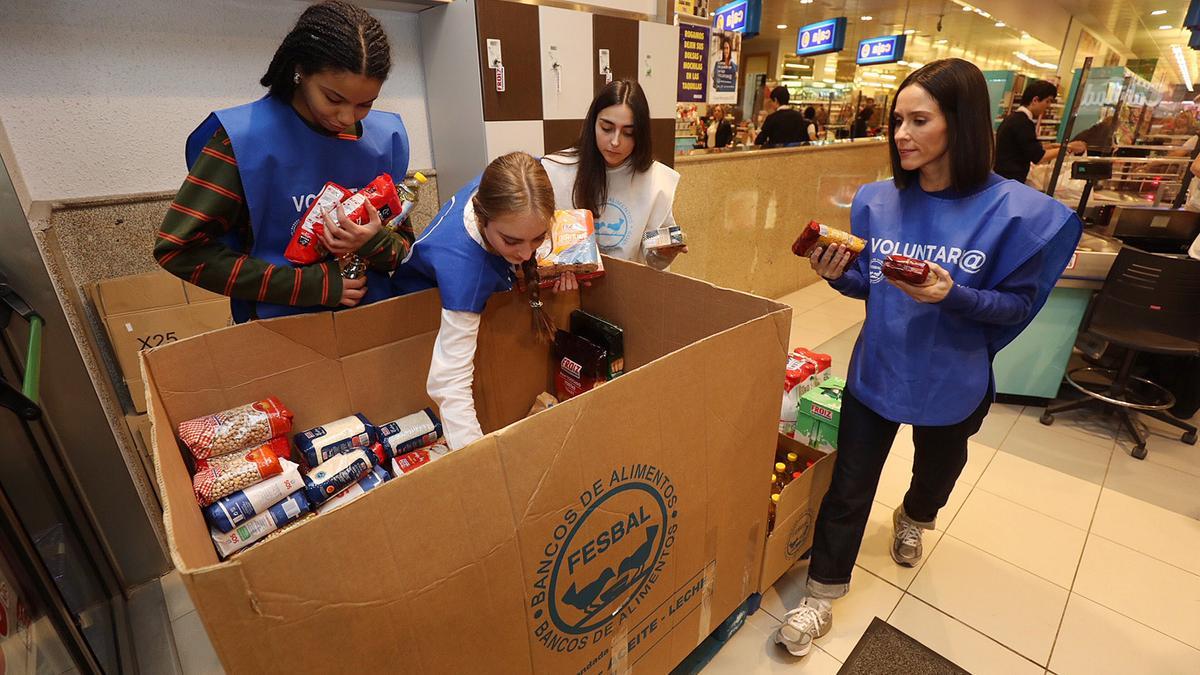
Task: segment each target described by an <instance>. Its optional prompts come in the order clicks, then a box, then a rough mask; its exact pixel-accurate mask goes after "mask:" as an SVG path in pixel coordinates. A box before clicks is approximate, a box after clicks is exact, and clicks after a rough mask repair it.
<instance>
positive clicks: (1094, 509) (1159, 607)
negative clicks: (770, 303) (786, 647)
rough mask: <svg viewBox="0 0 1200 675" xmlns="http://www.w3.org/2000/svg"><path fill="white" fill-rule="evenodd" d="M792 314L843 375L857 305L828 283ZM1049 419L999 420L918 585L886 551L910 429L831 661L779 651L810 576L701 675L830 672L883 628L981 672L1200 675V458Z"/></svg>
mask: <svg viewBox="0 0 1200 675" xmlns="http://www.w3.org/2000/svg"><path fill="white" fill-rule="evenodd" d="M784 301H785V302H789V303H790V304H792V306H793V307H794V308H795V314H794V315H793V323H792V345H793V346H809V347H818V348H819V350H820V351H823V352H826V353H829V354H831V355H833V357H834V360H835V361H834V368H835V370H838V371H841V372H845V367H846V364H847V362H848V360H849V357H850V353H851V351H852V350H853V346H854V341H855V340H856V339H857V336H858V330H859V328H860V322H861V320H862V311H861V307H858V308H856V307H852V306H851V305H850V304H849V302H848V301H846V300H844V299H842V298H839V297H837V295H836V293H834V292H833V291H831V290H830V289H828V287H826V286H825V285H824V284H818V285H816V286H810V287H809V288H806V289H804V290H802V291H800V292H799V293H795V294H793V295H791V296H788V297H786V298H784ZM831 318H832V319H833V320H832V323H829V322H830V320H831ZM1040 415H1041V409H1040V408H1022V407H1020V406H1008V405H996V406H993V408H992V410H991V413H990V414H989V415H988V418H987V420H986V421H985V422H984V425H983V429H982V430H981V431H980V433H979V434H977V435H976V436H975V438H974V439H973V441H974V442H973V443H972V444H971V449H970V460H969V462H968V465H967V468H966V469H965V470H964V472H963V476H962V478H961V479H960V481H959V485H958V487H957V488H956V489H955V491H954V493H953V494H952V495H951V497H950V503H949V504H948V505H947V507H946V509H944V510H943V511H942V513H941V514H939V518H938V523H937V528H938V529H937V530H935V531H933V532H929V533H926V535H925V551H926V556H925V560H924V562H923V564H922V566H921V567H919V568H918V569H916V570H909V569H904V568H901V567H898V566H897V565H895V564H894V563H893V562H892V560H891V557H890V556H889V555H888V549H887V547H888V544H889V537H890V534H891V511H892V508H893V507H894V506H895V504H896V503H897V502H898V501H899V499H900V498H901V497H902V496H903V493H904V490H905V489H906V487H907V481H908V478H909V477H910V476H911V473H910V471H911V457H912V439H911V432H910V430H902V431H901V433H900V435H899V437H898V438H897V440H896V444H895V445H894V446H893V451H892V454H891V456H890V457H889V459H888V463H887V465H886V466H885V468H884V473H883V477H882V479H881V481H880V487H879V492H878V493H877V495H876V503H875V507H874V508H873V509H872V512H871V520H870V522H869V523H868V526H867V533H866V537H865V538H864V541H863V548H862V551H861V553H860V554H859V559H858V567H857V569H856V570H855V577H854V582H853V585H852V590H851V592H850V595H848V596H847V597H846V598H844V599H842V600H839V601H837V602H836V603H834V617H835V618H834V629H833V630H832V631H831V633H830V634H829V635H828V636H826V637H824V638H821V639H820V640H818V641H817V647H818V649H817V650H814V652H813V653H812V654H810V655H809V656H808V657H806V658H805V659H793V658H792V657H791V656H789V655H788V654H786V652H784V651H782V649H781V648H779V647H777V646H776V645H774V644H773V641H772V638H773V630H774V629H775V628H777V627H778V626H779V624H780V621H781V620H782V618H783V613H784V612H785V611H786V610H787V609H790V608H792V607H795V606H796V604H798V603H799V602H800V600H801V599H802V598H803V595H804V591H803V587H804V579H805V575H806V571H805V569H804V567H803V565H801V566H798V567H797V568H795V569H793V570H792V571H791V572H790V573H789V574H788V575H786V576H785V577H784V578H783V579H781V580H780V581H779V583H777V584H776V586H775V588H774V589H772V590H771V591H770V592H768V594H767V595H766V596H765V597H764V599H763V611H762V612H760V613H759V614H758V615H756V616H755V617H754V618H753V619H754V620H753V622H752V624H750V627H749V628H748V629H745V630H743V631H742V632H740V633H738V634H737V635H735V636H734V637H733V639H732V640H731V641H730V642H729V643H728V644H727V645H726V646H725V647H724V649H723V650H722V651H721V652H720V653H719V654H718V656H717V658H716V659H715V660H714V661H713V662H712V663H711V664H709V666H708V667H707V668H706V670H705V672H706V673H739V674H740V673H760V672H762V673H765V672H776V670H778V669H780V666H781V664H785V663H789V662H797V670H796V671H795V672H805V671H804V670H800V668H801V667H802V668H804V669H807V670H808V671H813V672H832V671H833V670H836V667H837V666H836V664H837V663H838V662H840V661H841V660H842V659H845V658H846V656H847V655H848V654H849V652H850V649H852V648H853V646H854V644H855V642H857V640H858V637H859V636H860V635H861V634H862V632H863V630H864V629H865V628H866V626H867V624H869V623H870V621H871V619H872V618H873V617H875V616H879V617H882V618H884V619H887V620H888V621H889V622H890V623H892V624H893V625H894V626H896V627H897V628H900V629H901V630H903V631H905V632H907V633H908V634H909V635H912V636H913V637H914V638H916V639H918V640H920V641H921V642H923V643H924V644H925V645H927V646H929V647H931V648H932V649H934V650H936V651H938V652H939V653H941V654H943V655H944V656H946V657H947V658H949V659H950V660H952V661H954V662H956V663H958V664H959V665H961V666H962V667H964V668H966V669H967V670H969V671H971V672H973V673H978V674H986V673H997V674H999V675H1023V674H1025V673H1029V674H1031V675H1036V674H1040V673H1056V674H1057V675H1073V674H1075V673H1080V674H1085V673H1086V674H1088V675H1092V674H1095V673H1139V674H1155V673H1163V674H1174V673H1196V672H1200V521H1198V520H1197V519H1198V518H1200V447H1192V446H1188V445H1184V444H1183V443H1181V442H1179V439H1178V436H1177V435H1176V433H1175V432H1173V431H1171V430H1169V429H1168V428H1166V427H1165V425H1162V424H1160V423H1158V422H1155V421H1151V422H1149V423H1147V425H1146V426H1147V427H1148V428H1149V430H1150V432H1151V434H1152V436H1151V440H1150V442H1149V449H1150V453H1149V457H1148V458H1147V459H1146V460H1145V461H1138V460H1135V459H1132V458H1130V457H1129V443H1128V441H1127V440H1125V439H1121V440H1116V439H1115V438H1114V431H1115V426H1114V425H1113V424H1112V423H1111V421H1110V420H1108V419H1105V418H1103V417H1101V416H1098V415H1097V416H1092V415H1089V414H1087V413H1084V414H1077V415H1070V414H1068V415H1062V416H1060V417H1059V418H1058V419H1057V420H1056V421H1055V423H1054V425H1053V426H1050V427H1046V426H1043V425H1042V424H1041V423H1040V422H1039V421H1038V417H1039V416H1040ZM831 662H832V664H831ZM789 672H791V671H789Z"/></svg>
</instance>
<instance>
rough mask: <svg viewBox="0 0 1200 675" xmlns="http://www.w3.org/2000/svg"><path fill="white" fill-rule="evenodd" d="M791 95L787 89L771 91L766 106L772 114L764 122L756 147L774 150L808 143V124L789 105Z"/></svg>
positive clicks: (781, 88) (756, 140) (778, 88)
mask: <svg viewBox="0 0 1200 675" xmlns="http://www.w3.org/2000/svg"><path fill="white" fill-rule="evenodd" d="M790 100H791V94H790V93H788V90H787V87H783V86H779V87H775V88H774V89H772V90H771V97H770V98H769V99H767V102H766V103H765V104H764V105H765V107H766V109H767V110H768V111H769V112H770V114H769V115H767V119H766V120H764V121H763V125H762V131H760V132H758V138H756V139H754V144H755V145H761V146H763V147H767V148H774V147H779V146H783V145H793V144H795V143H807V142H808V141H809V140H810V139H809V136H808V122H807V121H806V120H805V119H804V115H802V114H801V113H800V111H799V110H795V109H793V108H792V107H791V106H790V105H788V101H790Z"/></svg>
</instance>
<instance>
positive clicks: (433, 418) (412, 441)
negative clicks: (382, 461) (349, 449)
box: [379, 408, 442, 458]
mask: <svg viewBox="0 0 1200 675" xmlns="http://www.w3.org/2000/svg"><path fill="white" fill-rule="evenodd" d="M441 437H442V421H441V420H440V419H438V416H437V413H435V412H433V410H432V409H430V408H426V409H424V410H422V411H421V412H417V413H413V414H411V415H408V416H406V417H401V418H400V419H398V420H393V421H391V422H388V423H387V424H385V425H383V426H381V427H379V442H380V443H382V444H383V447H384V449H385V450H386V451H387V456H388V457H389V458H392V457H399V456H400V455H403V454H404V453H406V452H412V451H413V450H416V449H418V448H423V447H425V446H427V445H430V444H431V443H434V442H436V441H437V440H438V439H439V438H441Z"/></svg>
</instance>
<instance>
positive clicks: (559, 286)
mask: <svg viewBox="0 0 1200 675" xmlns="http://www.w3.org/2000/svg"><path fill="white" fill-rule="evenodd" d="M591 285H592V282H590V281H580V280H579V278H578V277H576V276H575V273H574V272H563V273H562V274H560V275H558V279H556V280H555V281H554V292H555V293H564V292H566V291H577V290H579V289H580V287H590V286H591Z"/></svg>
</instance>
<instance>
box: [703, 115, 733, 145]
mask: <svg viewBox="0 0 1200 675" xmlns="http://www.w3.org/2000/svg"><path fill="white" fill-rule="evenodd" d="M707 137H708V143H707V145H708V147H709V148H724V147H726V146H728V145H729V144H730V143H731V142H732V141H733V123H732V122H730V121H729V120H727V119H725V106H723V105H715V106H713V109H712V122H710V123H709V125H708V132H707Z"/></svg>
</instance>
